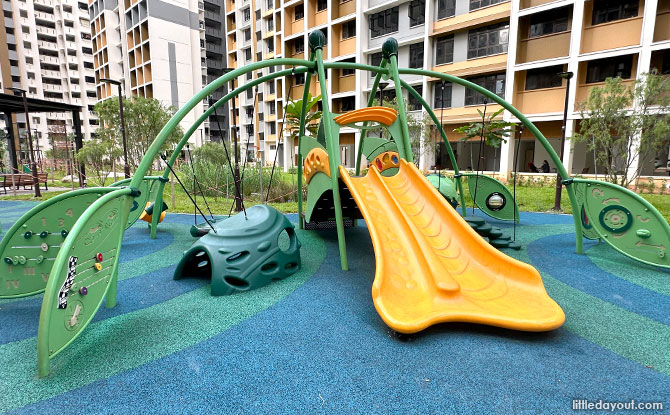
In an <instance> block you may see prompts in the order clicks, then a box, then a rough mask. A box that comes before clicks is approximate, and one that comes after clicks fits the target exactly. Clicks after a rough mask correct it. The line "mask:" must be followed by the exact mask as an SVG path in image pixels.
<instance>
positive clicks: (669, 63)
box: [661, 50, 670, 75]
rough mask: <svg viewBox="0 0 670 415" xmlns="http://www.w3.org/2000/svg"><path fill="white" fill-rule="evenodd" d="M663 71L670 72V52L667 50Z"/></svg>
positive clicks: (664, 55)
mask: <svg viewBox="0 0 670 415" xmlns="http://www.w3.org/2000/svg"><path fill="white" fill-rule="evenodd" d="M661 73H662V74H663V75H668V74H670V52H668V51H667V50H666V51H665V52H664V53H663V65H662V66H661Z"/></svg>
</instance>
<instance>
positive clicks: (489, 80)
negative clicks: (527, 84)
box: [465, 73, 505, 105]
mask: <svg viewBox="0 0 670 415" xmlns="http://www.w3.org/2000/svg"><path fill="white" fill-rule="evenodd" d="M468 81H470V82H473V83H475V84H477V85H479V86H482V87H484V88H486V89H488V90H489V91H491V92H493V93H494V94H496V95H498V96H499V97H504V96H505V74H504V73H501V74H498V75H486V76H479V77H476V78H470V79H468ZM484 102H490V100H488V99H486V97H484V95H482V94H480V93H479V92H476V91H475V90H473V89H470V88H467V89H466V90H465V105H482V104H484Z"/></svg>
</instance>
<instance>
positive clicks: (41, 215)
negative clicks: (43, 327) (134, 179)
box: [0, 187, 115, 298]
mask: <svg viewBox="0 0 670 415" xmlns="http://www.w3.org/2000/svg"><path fill="white" fill-rule="evenodd" d="M113 190H115V189H111V188H108V187H89V188H85V189H77V190H73V191H71V192H67V193H63V194H61V195H58V196H56V197H53V198H51V199H48V200H45V201H44V202H42V203H40V204H39V205H37V206H35V207H34V208H32V209H30V210H29V211H28V212H26V213H25V214H24V215H23V216H21V218H20V219H19V220H17V221H16V222H15V223H14V225H13V226H12V227H11V228H10V229H9V230H8V231H7V233H6V234H5V236H4V237H3V238H2V242H0V253H1V255H2V264H0V275H2V282H1V283H0V298H12V297H22V296H26V295H32V294H37V293H40V292H42V291H43V290H44V287H46V285H47V280H48V278H49V274H50V272H51V267H52V266H53V264H54V261H55V260H56V256H57V255H58V252H59V251H60V248H61V244H63V242H64V241H65V238H66V237H67V235H68V233H69V232H70V230H71V229H72V227H73V226H74V224H75V222H76V221H77V220H78V219H79V217H80V216H81V215H82V213H84V211H85V210H86V209H88V207H89V206H91V204H92V203H93V202H95V200H96V199H98V198H99V197H100V196H102V195H103V194H104V193H109V192H111V191H113Z"/></svg>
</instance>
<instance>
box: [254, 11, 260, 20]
mask: <svg viewBox="0 0 670 415" xmlns="http://www.w3.org/2000/svg"><path fill="white" fill-rule="evenodd" d="M254 16H256V20H260V19H261V11H260V10H256V11H255V12H254Z"/></svg>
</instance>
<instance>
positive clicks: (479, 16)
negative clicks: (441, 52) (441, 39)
mask: <svg viewBox="0 0 670 415" xmlns="http://www.w3.org/2000/svg"><path fill="white" fill-rule="evenodd" d="M510 10H511V6H510V2H505V3H500V4H496V5H495V6H490V7H484V8H482V9H477V10H475V11H472V12H470V13H463V14H459V15H458V16H454V17H449V18H446V19H442V20H438V21H436V22H434V24H433V35H439V34H443V33H451V32H456V31H459V30H463V29H467V28H469V27H473V26H480V25H483V24H493V23H496V22H497V21H500V20H505V19H509V16H510Z"/></svg>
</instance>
